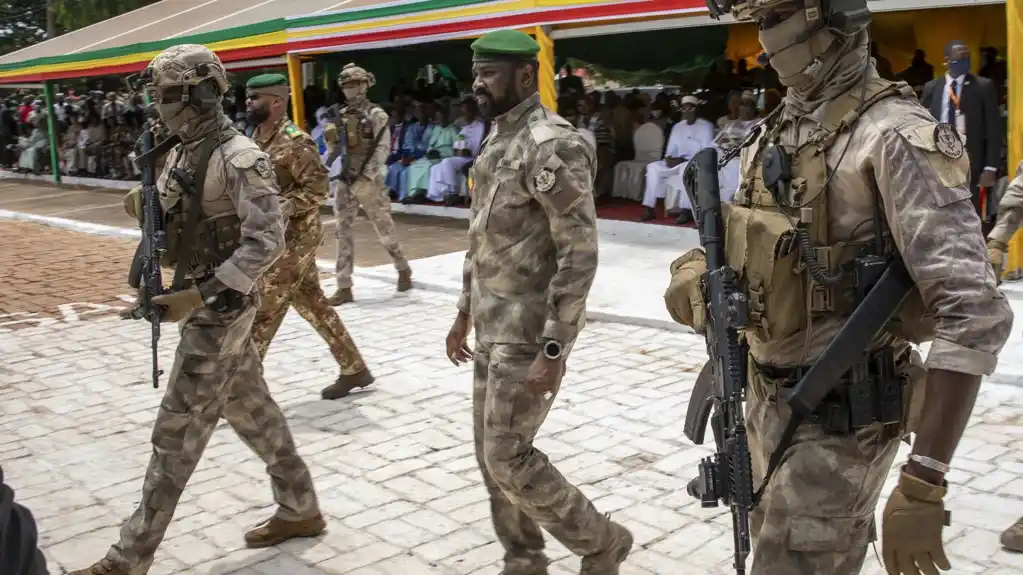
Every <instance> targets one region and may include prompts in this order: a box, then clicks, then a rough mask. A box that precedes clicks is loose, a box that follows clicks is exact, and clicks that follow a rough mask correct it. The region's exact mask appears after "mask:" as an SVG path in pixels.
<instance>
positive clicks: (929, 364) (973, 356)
mask: <svg viewBox="0 0 1023 575" xmlns="http://www.w3.org/2000/svg"><path fill="white" fill-rule="evenodd" d="M997 365H998V356H996V355H994V354H992V353H987V352H984V351H977V350H975V349H970V348H967V347H963V346H961V345H959V344H956V343H952V342H950V341H945V340H943V339H935V340H934V343H932V344H931V349H930V351H929V352H928V353H927V361H926V362H925V363H924V366H925V367H926V368H927V369H943V370H945V371H954V372H956V373H966V374H969V375H991V374H992V373H994V371H995V367H996V366H997Z"/></svg>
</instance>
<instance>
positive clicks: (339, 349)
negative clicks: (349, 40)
mask: <svg viewBox="0 0 1023 575" xmlns="http://www.w3.org/2000/svg"><path fill="white" fill-rule="evenodd" d="M246 88H247V100H248V105H247V114H248V118H247V119H248V122H249V125H252V126H256V131H255V132H254V133H253V134H252V137H253V139H254V140H255V142H256V144H258V145H259V147H260V149H262V150H263V151H264V152H266V153H267V155H269V156H270V161H271V162H273V165H274V169H275V170H276V173H277V183H278V185H279V186H280V188H281V199H282V200H283V201H282V203H281V212H283V214H284V217H285V218H286V220H287V227H286V229H285V233H284V237H285V242H284V243H285V246H286V248H285V251H284V255H283V256H281V259H279V260H277V263H276V264H274V266H273V267H272V268H270V271H268V272H267V273H266V275H265V276H264V277H263V286H262V295H263V304H262V306H261V307H260V308H259V312H258V313H257V314H256V321H255V323H254V324H253V326H252V340H253V341H254V342H255V344H256V348H257V349H259V355H260V357H265V356H266V351H267V349H268V348H269V347H270V342H271V341H272V340H273V337H274V334H275V333H277V329H278V328H279V327H280V325H281V322H282V321H284V315H285V314H286V313H287V312H288V307H290V306H294V307H295V311H297V312H298V313H299V315H301V316H302V317H303V318H305V320H306V321H308V322H309V323H310V324H311V325H312V326H313V328H315V329H316V332H317V333H319V334H320V337H322V338H323V339H324V341H326V342H327V345H329V346H330V351H331V353H333V354H334V359H336V360H337V363H338V365H340V366H341V375H340V376H339V377H338V379H337V381H336V382H335V383H334V384H333V385H331V386H329V387H327V388H326V389H324V390H323V393H322V395H323V398H324V399H338V398H341V397H344V396H346V395H348V393H349V392H350V391H351V390H352V389H355V388H357V387H360V388H361V387H366V386H367V385H369V384H370V383H373V376H372V374H370V372H369V369H368V368H367V367H366V363H365V362H364V361H363V359H362V355H360V354H359V350H358V348H357V347H355V342H354V341H352V337H351V335H349V333H348V330H346V329H345V326H344V324H343V323H341V318H340V317H338V314H337V312H336V311H334V308H332V307H330V305H329V304H328V303H327V298H326V296H324V295H323V288H321V287H320V274H319V271H318V270H317V269H316V249H317V248H318V247H320V239H321V238H322V236H323V227H322V225H321V224H320V205H321V204H323V203H324V202H325V201H326V200H327V191H328V189H327V169H326V168H325V167H324V165H323V161H322V160H321V159H320V155H319V153H317V150H316V143H315V142H313V140H312V138H310V137H309V135H308V134H306V133H305V132H303V131H302V129H301V128H299V127H298V126H296V125H295V124H293V123H291V121H290V120H288V115H287V113H286V112H287V105H288V96H289V94H290V93H291V92H290V89H289V88H288V80H287V78H285V77H284V76H282V75H281V74H264V75H262V76H256V77H254V78H252V79H251V80H249V82H248V84H247V85H246Z"/></svg>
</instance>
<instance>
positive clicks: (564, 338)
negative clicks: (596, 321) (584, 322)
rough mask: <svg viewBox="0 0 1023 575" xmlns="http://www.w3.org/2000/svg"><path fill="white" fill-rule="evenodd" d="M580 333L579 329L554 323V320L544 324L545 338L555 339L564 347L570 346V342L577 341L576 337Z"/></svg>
mask: <svg viewBox="0 0 1023 575" xmlns="http://www.w3.org/2000/svg"><path fill="white" fill-rule="evenodd" d="M578 333H579V328H578V327H576V326H574V325H569V324H567V323H561V322H559V321H554V320H552V319H549V320H547V321H546V322H544V324H543V338H544V339H553V340H555V341H558V342H561V344H562V345H568V344H569V342H572V341H575V337H576V335H578Z"/></svg>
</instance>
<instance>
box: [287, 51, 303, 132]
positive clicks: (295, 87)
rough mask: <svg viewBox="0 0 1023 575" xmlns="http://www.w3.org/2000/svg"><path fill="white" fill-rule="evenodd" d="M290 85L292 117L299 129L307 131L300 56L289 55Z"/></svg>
mask: <svg viewBox="0 0 1023 575" xmlns="http://www.w3.org/2000/svg"><path fill="white" fill-rule="evenodd" d="M288 85H289V86H291V115H292V119H293V121H294V122H295V124H296V125H298V127H299V128H302V129H303V130H304V129H305V101H304V100H303V99H302V89H303V88H304V87H305V84H304V83H303V82H302V60H301V59H299V57H298V54H288Z"/></svg>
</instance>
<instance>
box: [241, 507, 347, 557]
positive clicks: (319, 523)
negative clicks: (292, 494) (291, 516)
mask: <svg viewBox="0 0 1023 575" xmlns="http://www.w3.org/2000/svg"><path fill="white" fill-rule="evenodd" d="M326 527H327V522H326V521H324V520H323V516H322V515H320V514H317V515H316V517H312V518H310V519H303V520H302V521H285V520H283V519H279V518H277V517H271V518H270V519H267V520H266V521H264V522H262V523H260V524H259V525H257V526H255V527H253V528H252V529H250V530H249V531H248V532H247V533H246V534H245V546H246V547H248V548H249V549H260V548H263V547H273V546H274V545H280V544H281V543H284V542H285V541H287V540H289V539H296V538H299V537H316V536H317V535H319V534H320V533H323V530H324V529H326Z"/></svg>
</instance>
